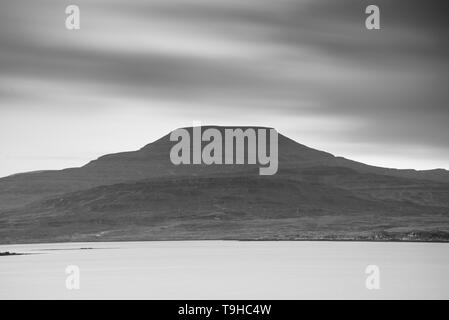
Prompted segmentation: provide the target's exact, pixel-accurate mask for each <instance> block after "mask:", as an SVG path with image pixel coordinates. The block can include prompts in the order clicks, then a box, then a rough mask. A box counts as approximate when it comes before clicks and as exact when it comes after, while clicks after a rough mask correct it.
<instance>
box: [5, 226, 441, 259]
mask: <svg viewBox="0 0 449 320" xmlns="http://www.w3.org/2000/svg"><path fill="white" fill-rule="evenodd" d="M169 241H173V242H178V241H179V242H180V241H242V242H251V241H254V242H264V241H312V242H313V241H322V242H326V241H329V242H396V243H408V242H414V243H416V242H420V243H449V232H442V231H441V232H433V231H432V232H422V231H413V232H375V233H372V234H367V235H357V236H347V235H323V236H316V235H315V236H295V237H289V236H281V235H280V236H274V237H273V236H266V237H254V238H238V239H237V238H232V237H226V238H212V237H205V238H202V239H198V238H176V237H173V238H168V237H166V238H162V239H126V240H124V239H119V238H117V239H85V240H81V239H78V240H73V239H60V240H59V241H46V240H45V239H42V240H39V239H36V240H29V241H26V240H24V241H16V242H10V243H3V242H2V243H0V244H37V243H42V244H45V243H77V242H86V243H92V244H94V243H100V242H169ZM94 249H110V248H95V247H88V248H86V247H82V248H62V249H54V248H53V249H42V251H45V250H49V251H50V250H51V251H54V250H94ZM21 254H22V253H8V252H6V254H5V253H0V255H21Z"/></svg>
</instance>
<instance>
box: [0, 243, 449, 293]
mask: <svg viewBox="0 0 449 320" xmlns="http://www.w3.org/2000/svg"><path fill="white" fill-rule="evenodd" d="M80 248H93V249H80ZM3 251H13V252H25V253H30V254H29V255H21V256H2V257H0V299H349V298H354V299H449V244H443V243H381V242H371V243H370V242H237V241H179V242H159V241H156V242H106V243H98V242H97V243H55V244H29V245H2V246H0V252H3ZM68 265H77V266H78V267H79V268H80V289H79V290H68V289H67V288H66V278H67V276H68V275H67V274H66V273H65V269H66V267H67V266H68ZM368 265H377V266H378V267H379V269H380V289H379V290H368V289H367V288H366V285H365V281H366V278H367V277H368V275H367V274H365V268H366V266H368Z"/></svg>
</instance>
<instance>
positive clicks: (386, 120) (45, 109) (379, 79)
mask: <svg viewBox="0 0 449 320" xmlns="http://www.w3.org/2000/svg"><path fill="white" fill-rule="evenodd" d="M371 2H372V1H370V2H367V1H360V0H344V1H338V2H337V1H331V0H313V1H312V0H280V1H268V0H250V1H236V0H227V1H223V0H151V1H138V0H129V1H117V0H116V1H106V0H94V1H92V0H89V1H87V0H80V1H77V5H79V7H80V9H81V30H79V31H68V30H66V29H65V25H64V21H65V17H66V15H65V13H64V11H65V7H66V6H67V5H69V4H71V3H70V2H69V1H50V0H44V1H39V2H36V1H32V0H15V1H9V2H8V3H3V4H2V5H1V6H2V8H1V10H0V30H1V31H0V48H1V49H0V146H1V151H0V161H1V162H3V165H2V166H1V167H2V168H1V171H0V176H1V175H6V174H11V173H14V172H18V171H24V170H37V169H47V168H61V167H65V166H70V165H82V164H83V162H85V161H88V160H90V158H92V157H96V156H99V155H101V154H103V153H106V152H116V151H122V150H128V149H135V148H138V147H140V146H142V145H144V144H146V143H148V142H149V140H152V139H156V138H157V137H158V136H160V135H162V134H165V133H166V132H167V131H168V130H171V129H173V128H175V127H178V126H186V125H189V124H191V123H192V121H196V120H199V121H202V122H203V123H205V124H206V123H208V124H211V123H213V124H235V125H247V124H248V125H251V124H254V125H256V124H257V125H267V126H275V127H276V128H277V129H278V130H279V131H280V132H282V133H285V134H287V135H289V136H291V137H292V138H294V139H296V140H298V141H299V142H301V143H304V144H308V145H310V146H312V147H317V148H320V149H325V150H326V151H329V152H332V153H335V154H338V155H343V156H346V157H350V158H353V159H355V160H359V161H365V162H369V163H372V164H377V165H384V166H390V167H415V168H432V167H446V168H448V166H447V163H449V142H448V141H449V130H448V129H447V123H449V112H448V107H447V101H448V98H449V93H448V90H447V82H448V81H447V80H448V74H449V73H448V71H449V58H448V57H449V55H448V54H449V40H448V38H447V33H448V31H449V24H448V22H447V19H445V16H444V14H445V13H446V12H447V8H446V7H447V5H446V4H445V2H444V1H438V0H436V1H432V2H424V1H410V0H395V1H386V0H376V1H375V3H376V4H377V5H378V6H379V7H380V9H381V30H378V31H368V30H366V29H365V28H364V20H365V17H366V15H365V13H364V9H365V7H366V6H367V5H368V4H372V3H371ZM38 159H39V160H38Z"/></svg>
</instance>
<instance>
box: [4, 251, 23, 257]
mask: <svg viewBox="0 0 449 320" xmlns="http://www.w3.org/2000/svg"><path fill="white" fill-rule="evenodd" d="M21 255H23V253H17V252H9V251H5V252H0V257H2V256H21Z"/></svg>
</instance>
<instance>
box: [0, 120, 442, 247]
mask: <svg viewBox="0 0 449 320" xmlns="http://www.w3.org/2000/svg"><path fill="white" fill-rule="evenodd" d="M208 128H216V129H217V130H219V131H220V132H222V131H224V130H225V128H235V127H217V126H205V127H202V130H203V131H204V130H206V129H208ZM239 128H241V129H243V130H245V129H247V128H254V129H257V128H259V127H239ZM186 129H187V130H189V132H191V131H192V130H193V129H192V128H186ZM169 137H170V134H168V135H166V136H164V137H162V138H160V139H159V140H157V141H155V142H153V143H150V144H148V145H146V146H144V147H143V148H141V149H140V150H137V151H132V152H122V153H116V154H109V155H105V156H102V157H100V158H98V159H96V160H94V161H91V162H89V163H88V164H86V165H85V166H83V167H80V168H71V169H65V170H58V171H40V172H34V173H24V174H19V175H14V176H9V177H6V178H2V179H0V242H2V243H13V242H37V241H39V242H43V241H109V240H178V239H179V240H181V239H183V240H184V239H240V240H242V239H251V240H264V239H271V240H273V239H278V240H298V239H346V240H392V239H393V240H423V241H427V240H439V241H440V240H447V239H449V215H448V214H449V174H448V172H447V171H445V170H429V171H416V170H397V169H388V168H379V167H373V166H369V165H366V164H363V163H359V162H355V161H351V160H348V159H345V158H341V157H335V156H333V155H332V154H329V153H327V152H323V151H318V150H315V149H312V148H309V147H307V146H304V145H301V144H299V143H297V142H295V141H293V140H291V139H289V138H288V137H285V136H284V135H282V134H279V135H278V145H279V169H278V172H277V174H276V175H273V176H259V175H258V169H257V168H258V166H256V165H205V164H200V165H174V164H172V163H171V161H170V157H169V154H170V149H171V148H172V146H173V145H174V144H175V143H176V142H173V141H170V138H169Z"/></svg>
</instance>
